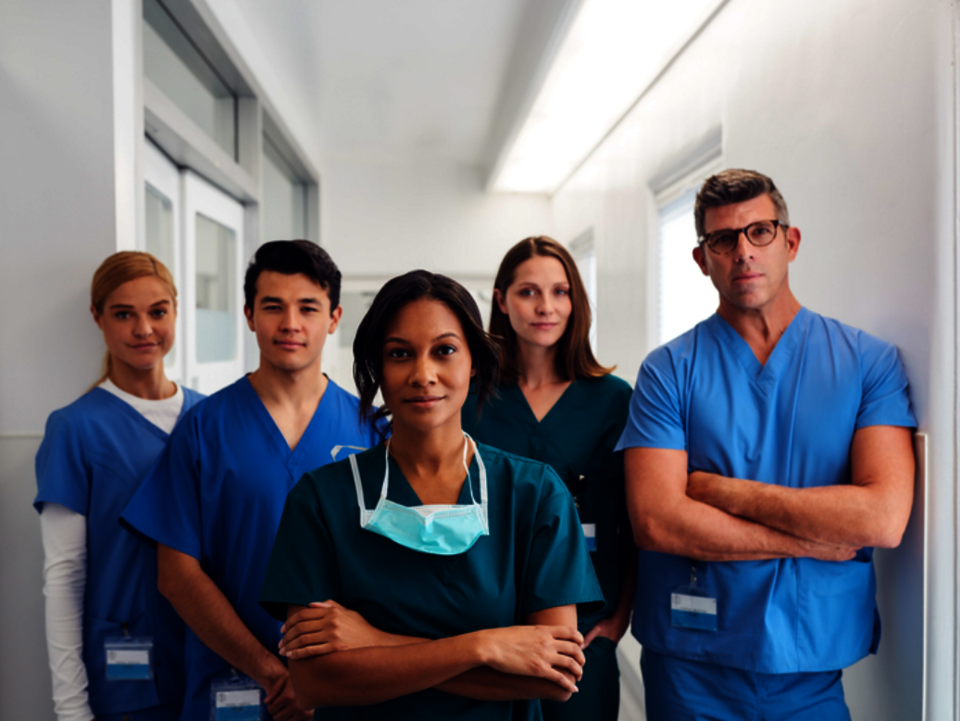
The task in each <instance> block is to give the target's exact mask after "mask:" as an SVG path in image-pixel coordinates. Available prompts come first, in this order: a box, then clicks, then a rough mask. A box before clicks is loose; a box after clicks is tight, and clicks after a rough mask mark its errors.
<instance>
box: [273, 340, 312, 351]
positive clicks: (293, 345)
mask: <svg viewBox="0 0 960 721" xmlns="http://www.w3.org/2000/svg"><path fill="white" fill-rule="evenodd" d="M273 344H274V345H276V346H280V347H281V348H286V349H288V350H297V349H299V348H303V347H305V346H306V343H301V342H299V341H294V340H275V341H273Z"/></svg>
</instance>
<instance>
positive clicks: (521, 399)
mask: <svg viewBox="0 0 960 721" xmlns="http://www.w3.org/2000/svg"><path fill="white" fill-rule="evenodd" d="M576 385H577V379H576V378H574V379H573V380H572V381H570V385H568V386H567V387H566V388H564V389H563V393H561V394H560V397H559V398H557V400H556V401H555V402H554V404H553V405H552V406H550V410H548V411H547V412H546V413H545V414H544V416H543V418H541V419H540V420H537V414H536V413H534V412H533V408H531V407H530V402H529V401H528V400H527V397H526V396H525V395H524V394H523V391H522V390H521V389H520V384H519V383H513V384H511V385H509V386H506V387H503V386H501V387H500V392H501V393H504V391H508V392H509V391H512V392H513V393H516V394H517V396H518V398H517V401H518V405H519V406H520V407H521V408H523V409H524V410H525V413H526V416H527V421H528V422H529V423H532V424H533V426H534V427H536V428H545V427H546V426H547V425H548V424H549V422H550V421H552V420H553V418H556V417H557V416H558V415H560V414H559V412H557V408H559V407H560V406H562V405H564V404H565V403H566V402H568V401H569V399H570V398H573V396H574V395H576V391H574V390H573V388H574V386H576Z"/></svg>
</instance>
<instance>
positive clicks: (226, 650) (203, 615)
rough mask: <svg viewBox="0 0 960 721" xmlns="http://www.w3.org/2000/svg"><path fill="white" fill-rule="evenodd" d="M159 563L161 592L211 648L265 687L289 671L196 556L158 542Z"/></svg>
mask: <svg viewBox="0 0 960 721" xmlns="http://www.w3.org/2000/svg"><path fill="white" fill-rule="evenodd" d="M173 554H176V555H173ZM181 557H183V558H181ZM185 559H190V561H194V562H193V563H190V562H189V561H188V562H184V561H185ZM158 566H159V578H158V586H159V589H160V592H161V593H162V594H163V595H164V596H166V597H167V599H168V600H169V601H170V603H171V604H172V605H173V607H174V608H175V609H176V611H177V613H179V614H180V616H181V617H182V618H183V620H184V621H185V622H186V623H187V625H188V626H190V628H191V629H192V630H193V632H194V633H196V634H197V636H198V637H199V638H200V640H201V641H203V643H204V644H206V646H207V647H209V648H210V649H211V650H212V651H214V652H215V653H216V654H217V655H219V656H220V657H221V658H223V659H224V660H225V661H227V663H229V664H230V665H231V666H233V667H234V668H236V669H238V670H239V671H242V672H243V673H245V674H247V675H248V676H250V677H251V678H253V679H254V680H255V681H256V682H257V683H259V684H260V685H261V686H263V687H264V688H268V687H269V686H271V685H272V684H273V682H275V681H276V679H277V678H278V676H279V675H282V674H283V673H284V672H285V670H284V666H283V664H282V663H280V660H279V658H278V657H277V656H275V655H274V654H273V653H272V652H271V651H268V650H267V649H266V648H264V646H263V645H262V644H261V643H260V642H259V641H258V640H257V639H256V637H255V636H254V635H253V634H252V633H251V632H250V629H248V628H247V627H246V625H245V624H244V623H243V621H242V620H241V619H240V617H239V616H238V615H237V612H236V610H235V609H234V608H233V606H232V605H231V604H230V601H228V600H227V598H226V596H224V595H223V592H222V591H221V590H220V589H219V588H218V587H217V585H216V584H215V583H214V582H213V581H212V580H211V579H210V577H209V576H208V575H207V574H206V573H205V572H204V571H203V570H202V569H201V568H200V565H199V563H196V562H195V559H192V558H190V557H186V556H185V555H184V554H180V553H179V552H177V551H174V550H173V549H170V548H167V547H166V546H163V545H161V544H158Z"/></svg>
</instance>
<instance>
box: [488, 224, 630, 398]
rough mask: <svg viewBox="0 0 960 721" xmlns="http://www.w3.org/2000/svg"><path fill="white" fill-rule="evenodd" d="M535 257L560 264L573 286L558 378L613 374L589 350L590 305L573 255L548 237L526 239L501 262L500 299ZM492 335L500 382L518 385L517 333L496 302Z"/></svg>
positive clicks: (497, 285) (496, 284) (558, 357)
mask: <svg viewBox="0 0 960 721" xmlns="http://www.w3.org/2000/svg"><path fill="white" fill-rule="evenodd" d="M534 256H544V257H546V258H556V259H557V260H559V261H560V264H561V265H562V266H563V270H564V272H566V274H567V282H569V284H570V303H571V306H572V311H571V313H570V318H569V319H568V320H567V329H566V330H565V331H564V332H563V335H562V336H561V337H560V340H559V341H558V342H557V344H558V346H559V347H558V348H557V355H556V364H557V366H556V370H557V375H559V376H560V377H561V378H563V379H564V380H568V381H572V380H575V379H577V378H599V377H600V376H605V375H608V374H609V373H611V372H613V370H614V368H615V367H616V366H614V368H606V367H604V366H602V365H600V363H599V362H598V361H597V359H596V357H594V355H593V349H591V348H590V322H591V314H590V301H589V299H588V298H587V289H586V288H584V286H583V280H582V279H581V278H580V272H579V271H578V270H577V263H576V261H575V260H574V259H573V256H572V255H570V252H569V251H568V250H567V249H566V248H564V247H563V246H562V245H560V243H558V242H557V241H555V240H554V239H553V238H548V237H547V236H545V235H537V236H532V237H530V238H524V239H523V240H521V241H520V242H519V243H517V244H516V245H515V246H513V247H512V248H511V249H510V250H508V251H507V254H506V255H505V256H503V260H502V261H501V262H500V269H499V270H498V271H497V278H496V280H495V281H494V282H493V287H494V288H495V289H496V290H497V291H498V292H499V293H500V297H501V298H506V297H507V289H508V288H509V287H510V286H511V285H513V281H514V280H515V277H516V271H517V267H518V266H519V265H520V264H521V263H523V262H525V261H527V260H530V259H531V258H533V257H534ZM490 335H492V336H493V337H494V338H496V340H497V342H498V344H499V345H500V379H501V381H502V382H503V383H516V382H517V380H518V379H519V377H520V363H519V355H520V353H519V350H518V348H517V333H516V331H515V330H514V329H513V326H512V325H510V318H509V317H508V316H507V315H506V314H505V313H503V312H502V311H501V310H500V306H499V304H498V303H497V302H496V301H494V303H493V306H492V307H491V309H490Z"/></svg>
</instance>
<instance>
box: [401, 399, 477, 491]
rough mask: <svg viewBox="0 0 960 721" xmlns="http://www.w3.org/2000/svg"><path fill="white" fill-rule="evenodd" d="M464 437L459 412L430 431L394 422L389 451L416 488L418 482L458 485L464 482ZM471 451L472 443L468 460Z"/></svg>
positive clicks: (469, 456)
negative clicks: (447, 421)
mask: <svg viewBox="0 0 960 721" xmlns="http://www.w3.org/2000/svg"><path fill="white" fill-rule="evenodd" d="M464 440H465V438H464V435H463V429H462V428H461V426H460V416H459V415H457V416H455V417H454V418H452V419H451V421H450V422H449V423H446V424H444V425H443V426H440V427H438V428H431V429H430V430H428V431H421V430H418V429H415V428H411V427H409V426H404V425H399V424H394V426H393V435H392V436H391V438H390V455H391V456H393V459H394V460H395V461H396V462H397V465H399V466H400V470H401V471H403V475H404V476H405V477H406V479H407V480H408V481H409V482H410V484H411V485H412V486H413V487H414V488H415V489H417V486H418V485H420V486H421V487H422V486H423V485H428V486H429V485H442V486H447V485H456V486H457V488H458V489H459V487H460V484H462V482H463V443H464ZM472 452H473V445H472V444H471V445H470V447H469V449H468V451H467V462H468V463H469V462H470V459H471V458H472ZM417 490H419V489H417Z"/></svg>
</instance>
